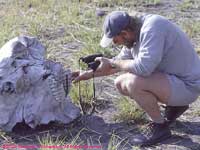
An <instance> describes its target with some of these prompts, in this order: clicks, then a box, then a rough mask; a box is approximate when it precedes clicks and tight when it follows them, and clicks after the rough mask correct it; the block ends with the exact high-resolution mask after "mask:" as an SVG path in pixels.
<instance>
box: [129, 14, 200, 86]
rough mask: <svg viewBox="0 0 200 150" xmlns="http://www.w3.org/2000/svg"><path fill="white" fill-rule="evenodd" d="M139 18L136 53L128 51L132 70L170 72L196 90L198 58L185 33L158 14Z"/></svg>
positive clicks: (199, 83)
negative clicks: (139, 25)
mask: <svg viewBox="0 0 200 150" xmlns="http://www.w3.org/2000/svg"><path fill="white" fill-rule="evenodd" d="M142 21H143V25H142V28H141V31H140V39H139V42H138V44H139V46H138V48H139V49H138V53H137V54H135V51H137V50H136V49H134V50H132V55H134V59H135V62H136V63H135V64H134V67H135V68H133V69H134V70H136V73H137V71H138V73H139V74H141V75H148V74H150V73H152V72H154V71H159V72H163V73H167V74H172V75H175V76H177V77H178V78H180V79H181V80H183V81H184V82H185V83H186V84H187V85H188V86H189V87H192V88H195V90H200V60H199V58H198V55H197V53H196V52H195V50H194V48H193V46H192V44H191V42H190V40H189V38H188V37H187V35H186V34H185V33H184V32H183V31H181V30H180V28H179V27H178V26H177V25H175V24H173V23H172V22H170V21H169V20H167V19H165V18H164V17H161V16H159V15H146V16H144V17H143V18H142Z"/></svg>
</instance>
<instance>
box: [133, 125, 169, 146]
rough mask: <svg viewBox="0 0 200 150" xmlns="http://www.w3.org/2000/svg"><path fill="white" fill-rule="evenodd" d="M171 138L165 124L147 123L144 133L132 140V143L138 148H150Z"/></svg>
mask: <svg viewBox="0 0 200 150" xmlns="http://www.w3.org/2000/svg"><path fill="white" fill-rule="evenodd" d="M170 137H171V131H170V129H169V126H168V124H166V123H154V122H152V123H149V124H148V125H147V129H146V131H144V133H142V134H141V135H137V136H136V137H134V138H133V142H134V143H135V144H136V145H139V146H150V145H154V144H157V143H159V142H161V141H164V140H166V139H168V138H170Z"/></svg>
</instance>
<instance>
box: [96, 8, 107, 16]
mask: <svg viewBox="0 0 200 150" xmlns="http://www.w3.org/2000/svg"><path fill="white" fill-rule="evenodd" d="M96 15H97V16H98V17H103V16H105V15H106V11H104V10H99V9H98V10H96Z"/></svg>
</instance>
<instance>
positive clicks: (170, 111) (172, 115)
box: [164, 105, 189, 124]
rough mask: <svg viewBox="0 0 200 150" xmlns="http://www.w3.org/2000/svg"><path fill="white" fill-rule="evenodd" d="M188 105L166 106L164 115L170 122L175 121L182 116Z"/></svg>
mask: <svg viewBox="0 0 200 150" xmlns="http://www.w3.org/2000/svg"><path fill="white" fill-rule="evenodd" d="M188 108H189V105H186V106H166V107H165V111H164V117H165V118H166V119H167V122H168V124H171V123H173V122H174V121H175V120H176V119H177V118H178V117H180V116H181V115H182V114H183V113H184V112H185V111H186V110H187V109H188Z"/></svg>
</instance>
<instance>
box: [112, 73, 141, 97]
mask: <svg viewBox="0 0 200 150" xmlns="http://www.w3.org/2000/svg"><path fill="white" fill-rule="evenodd" d="M142 84H143V80H142V77H139V76H136V75H134V74H130V73H126V74H123V75H121V76H119V77H117V78H116V79H115V86H116V87H117V89H118V90H119V91H120V92H125V93H128V95H130V94H131V93H135V92H137V91H138V90H141V89H142Z"/></svg>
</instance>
